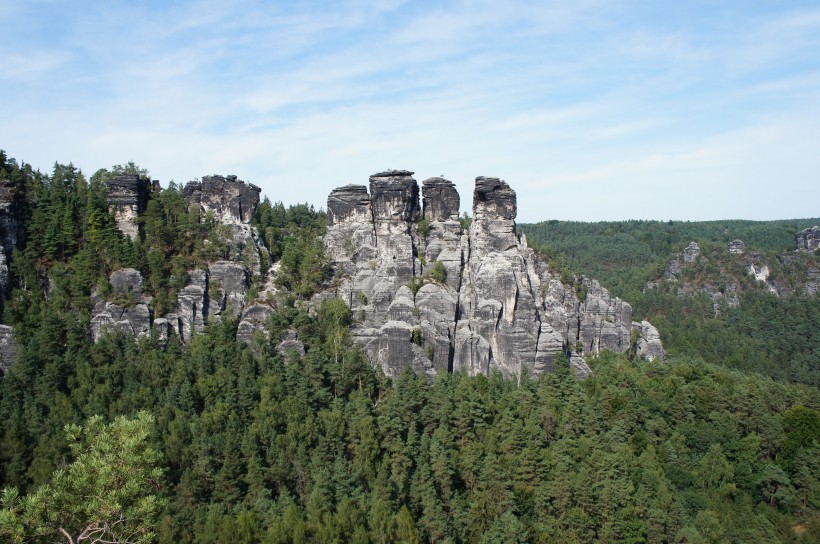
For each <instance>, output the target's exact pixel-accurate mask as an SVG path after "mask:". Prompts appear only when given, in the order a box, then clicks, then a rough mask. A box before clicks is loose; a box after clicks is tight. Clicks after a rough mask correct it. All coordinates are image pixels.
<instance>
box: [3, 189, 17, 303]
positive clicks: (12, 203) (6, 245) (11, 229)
mask: <svg viewBox="0 0 820 544" xmlns="http://www.w3.org/2000/svg"><path fill="white" fill-rule="evenodd" d="M18 212H19V210H18V206H17V192H16V188H15V187H14V185H13V184H12V183H11V181H9V180H0V316H2V315H3V307H4V303H5V299H6V297H7V296H8V295H9V294H10V293H9V291H10V286H11V283H10V276H9V261H10V260H11V255H12V251H13V250H14V248H15V247H16V246H17V242H18V237H19V234H20V232H19V229H20V218H19V214H18Z"/></svg>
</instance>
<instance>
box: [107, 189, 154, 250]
mask: <svg viewBox="0 0 820 544" xmlns="http://www.w3.org/2000/svg"><path fill="white" fill-rule="evenodd" d="M107 187H108V191H107V195H108V196H107V199H108V205H109V207H112V208H113V209H114V218H115V219H116V221H117V228H119V229H120V230H121V231H122V233H123V234H125V235H126V236H128V237H129V238H131V239H132V240H133V239H135V238H136V237H137V236H139V225H138V224H137V217H139V215H140V214H142V212H144V211H145V207H146V206H147V204H148V195H149V192H150V187H151V184H150V182H149V181H148V180H147V179H144V178H140V176H138V175H137V174H123V175H120V176H115V177H113V178H111V179H110V180H109V181H108V183H107Z"/></svg>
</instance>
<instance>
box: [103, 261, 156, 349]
mask: <svg viewBox="0 0 820 544" xmlns="http://www.w3.org/2000/svg"><path fill="white" fill-rule="evenodd" d="M108 283H109V285H110V287H111V291H112V293H113V298H114V300H113V301H105V300H99V299H98V301H97V303H96V304H95V305H94V311H93V314H92V318H91V325H90V326H91V338H92V339H93V340H94V341H95V342H96V341H97V340H99V338H100V337H101V336H102V335H103V334H105V333H106V332H109V331H110V330H114V329H117V330H120V331H122V332H124V333H125V334H132V335H134V336H137V337H139V336H145V335H147V334H150V332H151V310H150V309H149V307H148V304H149V303H150V302H151V299H150V297H147V296H145V295H144V294H143V281H142V274H140V273H139V271H138V270H135V269H133V268H123V269H121V270H115V271H114V272H112V273H111V276H110V277H109V281H108Z"/></svg>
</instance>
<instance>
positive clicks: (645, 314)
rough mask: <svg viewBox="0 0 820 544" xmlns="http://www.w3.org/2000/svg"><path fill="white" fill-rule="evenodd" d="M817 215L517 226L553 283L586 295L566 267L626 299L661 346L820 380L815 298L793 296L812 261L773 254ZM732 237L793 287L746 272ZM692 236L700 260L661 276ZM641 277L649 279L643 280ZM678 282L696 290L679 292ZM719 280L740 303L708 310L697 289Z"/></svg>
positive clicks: (794, 378) (781, 375) (819, 311)
mask: <svg viewBox="0 0 820 544" xmlns="http://www.w3.org/2000/svg"><path fill="white" fill-rule="evenodd" d="M818 222H820V220H818V219H801V220H789V221H765V222H755V221H710V222H691V223H690V222H685V223H682V222H669V223H663V222H658V221H623V222H600V223H577V222H563V221H548V222H543V223H538V224H535V225H527V224H524V225H519V227H520V228H521V230H522V231H523V232H524V233H525V234H526V235H527V241H528V243H529V245H530V247H532V248H533V249H534V250H535V251H536V252H537V253H538V254H539V255H540V256H541V257H542V258H544V259H545V260H546V261H547V262H548V263H549V265H550V268H551V269H552V270H554V271H555V272H557V273H558V274H560V276H561V280H562V282H563V283H565V284H567V285H574V286H575V289H576V294H577V295H578V297H579V299H581V300H582V301H583V299H584V298H585V295H586V293H585V290H584V288H583V284H582V283H581V282H576V281H575V280H574V278H573V276H574V274H572V273H571V272H570V269H572V270H575V271H577V272H578V273H579V274H583V275H585V276H587V277H592V278H595V279H597V280H599V281H601V283H602V284H603V285H604V286H605V287H607V288H608V289H609V290H610V292H611V293H612V294H613V295H616V296H620V297H622V298H624V299H625V300H627V301H629V302H630V304H631V305H632V307H633V317H634V318H636V319H639V320H640V319H647V320H649V321H651V322H652V323H653V324H654V325H655V326H656V327H657V328H658V330H659V332H660V334H661V340H662V341H663V344H664V347H665V348H666V350H667V352H668V353H671V354H677V355H682V356H691V357H700V358H702V359H703V360H705V361H707V362H709V363H713V364H720V365H726V366H729V367H732V368H739V369H743V370H748V371H753V372H760V373H763V374H766V375H768V376H771V377H773V378H775V379H778V380H783V381H790V382H799V383H805V384H808V385H812V386H820V366H818V364H817V355H816V354H817V353H818V350H820V336H818V335H817V333H816V331H817V330H818V328H820V298H818V297H807V296H804V295H802V285H803V284H804V283H805V281H806V280H807V278H806V271H807V270H809V269H811V268H812V267H816V266H818V261H817V260H816V257H815V256H814V255H811V254H803V253H801V254H794V253H792V254H790V255H789V256H788V258H781V257H780V255H781V254H782V253H783V252H784V251H787V250H790V249H792V248H793V247H794V233H795V231H797V230H799V229H801V228H804V227H806V226H810V225H813V224H817V223H818ZM736 238H740V239H742V240H744V242H745V243H746V253H747V254H749V253H752V252H757V253H760V254H762V255H764V257H765V260H766V262H768V263H769V268H770V272H771V277H772V278H777V281H778V282H779V283H780V284H782V285H783V286H784V287H785V288H786V290H788V289H793V290H796V291H797V293H796V294H794V295H786V296H782V297H777V296H775V295H772V294H771V293H769V292H768V290H767V289H766V286H765V285H763V284H761V283H758V282H756V281H754V279H752V278H750V277H749V276H748V273H747V268H746V267H747V265H746V264H744V263H745V261H744V260H743V259H744V258H745V257H744V256H737V255H731V254H730V253H729V252H728V250H727V249H726V246H727V244H728V242H730V241H732V240H734V239H736ZM691 240H697V241H698V243H699V245H700V247H701V254H702V255H703V256H704V258H703V259H701V260H700V261H699V262H697V263H695V264H692V265H688V266H687V267H686V268H685V269H684V270H683V271H682V273H681V278H680V279H679V280H678V281H665V280H664V273H665V271H666V268H667V266H668V265H669V261H670V260H671V259H673V258H676V257H677V252H679V251H681V250H682V249H683V247H685V246H686V244H687V243H688V242H689V241H691ZM649 281H652V282H655V284H656V285H657V287H656V288H646V285H647V282H649ZM682 283H683V284H687V285H691V286H694V289H695V293H694V294H683V295H682V294H681V293H680V291H682V290H683V289H682V287H683V286H682V285H681V284H682ZM727 283H736V284H737V285H738V286H739V291H737V292H736V294H737V296H738V298H739V300H740V305H739V306H737V307H730V306H728V305H726V304H723V305H721V307H719V311H718V313H717V314H716V313H715V308H714V305H713V302H712V300H710V298H709V297H708V296H707V295H706V294H705V293H703V292H700V288H701V286H703V285H706V284H710V285H713V286H714V288H715V289H716V290H720V291H724V292H725V291H726V289H727ZM727 294H728V293H727Z"/></svg>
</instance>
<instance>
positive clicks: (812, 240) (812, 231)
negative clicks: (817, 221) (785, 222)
mask: <svg viewBox="0 0 820 544" xmlns="http://www.w3.org/2000/svg"><path fill="white" fill-rule="evenodd" d="M794 240H795V244H796V245H797V250H798V251H801V250H802V251H814V250H816V249H817V248H818V247H820V227H811V228H808V229H803V230H801V231H799V232H797V233H796V234H795V235H794Z"/></svg>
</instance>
